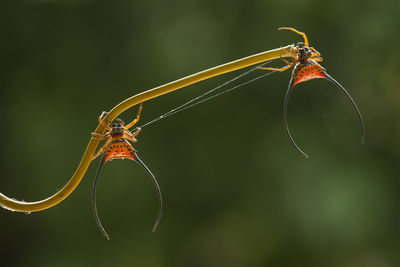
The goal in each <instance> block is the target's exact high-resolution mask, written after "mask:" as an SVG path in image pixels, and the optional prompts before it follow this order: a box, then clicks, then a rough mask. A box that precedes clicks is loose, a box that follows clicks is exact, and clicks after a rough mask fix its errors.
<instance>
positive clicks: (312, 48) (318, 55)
mask: <svg viewBox="0 0 400 267" xmlns="http://www.w3.org/2000/svg"><path fill="white" fill-rule="evenodd" d="M309 48H310V49H311V50H312V51H313V52H314V53H315V56H317V57H320V56H321V54H320V53H319V52H318V51H317V49H315V48H314V47H309Z"/></svg>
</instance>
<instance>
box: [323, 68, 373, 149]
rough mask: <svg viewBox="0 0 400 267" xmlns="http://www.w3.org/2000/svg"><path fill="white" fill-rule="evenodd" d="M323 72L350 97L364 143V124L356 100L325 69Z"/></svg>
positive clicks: (362, 142)
mask: <svg viewBox="0 0 400 267" xmlns="http://www.w3.org/2000/svg"><path fill="white" fill-rule="evenodd" d="M324 72H325V76H326V79H327V80H328V81H330V82H332V83H333V84H335V85H336V86H337V87H339V88H340V89H341V90H342V91H343V93H345V95H346V96H347V97H348V98H349V99H350V101H351V103H352V104H353V106H354V108H355V109H356V111H357V115H358V118H359V119H360V122H361V144H364V143H365V125H364V120H363V118H362V115H361V112H360V110H359V109H358V107H357V104H356V102H354V100H353V98H352V97H351V96H350V94H349V93H348V92H347V91H346V89H344V87H343V86H342V85H341V84H340V83H339V82H337V81H336V80H335V79H333V78H332V77H331V76H329V74H328V73H326V71H324Z"/></svg>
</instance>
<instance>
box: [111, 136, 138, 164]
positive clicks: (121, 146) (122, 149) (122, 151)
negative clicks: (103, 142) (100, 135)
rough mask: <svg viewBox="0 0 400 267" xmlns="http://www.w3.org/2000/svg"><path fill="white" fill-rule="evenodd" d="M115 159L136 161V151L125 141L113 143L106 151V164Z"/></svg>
mask: <svg viewBox="0 0 400 267" xmlns="http://www.w3.org/2000/svg"><path fill="white" fill-rule="evenodd" d="M113 159H130V160H134V161H136V156H135V150H134V149H133V147H132V145H131V144H130V143H129V142H128V141H126V140H125V139H120V140H116V141H113V142H111V143H110V144H109V145H108V146H107V148H106V149H104V162H107V161H109V160H113Z"/></svg>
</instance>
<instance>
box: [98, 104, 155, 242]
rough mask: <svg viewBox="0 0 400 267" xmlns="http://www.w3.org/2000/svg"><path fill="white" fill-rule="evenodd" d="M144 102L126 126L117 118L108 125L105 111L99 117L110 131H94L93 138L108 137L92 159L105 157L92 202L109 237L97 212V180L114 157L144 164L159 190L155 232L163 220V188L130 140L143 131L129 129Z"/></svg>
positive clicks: (101, 229) (102, 229) (103, 230)
mask: <svg viewBox="0 0 400 267" xmlns="http://www.w3.org/2000/svg"><path fill="white" fill-rule="evenodd" d="M142 108H143V106H142V104H141V105H140V107H139V112H138V114H137V117H136V119H135V120H133V121H132V122H131V123H129V124H128V125H126V126H125V124H124V122H123V121H122V120H120V119H116V122H114V123H112V124H111V127H110V126H108V124H107V123H105V122H104V120H103V118H104V116H105V115H106V114H107V112H103V113H102V114H101V115H100V117H99V122H100V124H101V125H103V126H104V127H105V128H106V129H107V130H108V132H106V133H105V134H103V135H102V134H97V133H92V138H94V139H100V140H105V139H107V141H106V143H105V144H104V145H103V146H102V147H101V148H100V149H99V151H98V152H97V153H96V154H95V155H94V156H93V158H92V160H94V159H96V158H97V157H98V156H100V155H101V154H102V155H103V157H102V158H101V161H100V165H99V168H98V170H97V173H96V177H95V179H94V182H93V186H92V204H93V212H94V215H95V219H96V223H97V226H98V227H99V229H100V231H101V232H102V233H103V235H104V236H105V237H106V238H107V239H110V237H109V236H108V234H107V232H106V231H105V229H104V227H103V225H102V224H101V221H100V218H99V214H98V212H97V205H96V186H97V180H98V178H99V174H100V171H101V169H102V167H103V165H104V164H105V163H106V162H108V161H111V160H113V159H129V160H133V161H135V162H137V163H138V164H139V165H140V166H142V167H143V168H144V169H145V170H146V171H147V173H148V174H149V175H150V178H151V180H152V182H153V183H154V186H155V188H156V190H157V196H158V200H159V211H158V216H157V220H156V223H155V225H154V227H153V232H154V231H156V229H157V227H158V225H159V223H160V220H161V215H162V195H161V190H160V187H159V185H158V182H157V180H156V178H155V176H154V175H153V173H152V172H151V171H150V169H149V168H148V167H147V166H146V165H145V164H144V163H143V161H142V160H141V159H140V158H139V156H138V155H137V153H136V151H135V149H134V148H133V147H132V144H131V143H130V142H129V141H131V142H134V143H136V142H137V140H136V138H135V137H136V136H137V135H138V134H139V132H140V131H141V129H140V128H136V130H135V131H134V132H133V133H132V132H130V131H128V129H129V128H131V127H132V126H133V125H135V124H136V123H137V122H138V121H139V118H140V113H141V111H142Z"/></svg>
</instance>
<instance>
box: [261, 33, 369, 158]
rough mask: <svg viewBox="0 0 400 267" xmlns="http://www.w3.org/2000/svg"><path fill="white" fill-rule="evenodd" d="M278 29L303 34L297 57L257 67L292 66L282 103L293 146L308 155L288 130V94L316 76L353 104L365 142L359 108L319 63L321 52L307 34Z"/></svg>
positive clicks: (285, 68)
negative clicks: (310, 42) (283, 64)
mask: <svg viewBox="0 0 400 267" xmlns="http://www.w3.org/2000/svg"><path fill="white" fill-rule="evenodd" d="M278 30H290V31H294V32H296V33H298V34H300V35H301V36H303V39H304V42H300V43H297V45H296V47H297V48H298V50H299V54H298V55H297V57H292V62H291V63H290V62H289V61H287V60H285V59H283V58H281V59H282V60H283V61H284V62H285V63H286V64H287V65H286V66H284V67H282V68H266V67H259V69H263V70H272V71H280V72H282V71H285V70H287V69H289V68H291V67H293V66H294V68H293V72H292V76H291V78H290V81H289V87H288V89H287V92H286V96H285V101H284V105H283V119H284V123H285V128H286V132H287V134H288V135H289V138H290V141H291V142H292V144H293V145H294V146H295V148H296V149H297V150H298V151H299V152H300V154H302V155H303V156H304V157H305V158H308V155H307V154H306V153H304V152H303V151H302V150H301V149H300V147H299V146H298V145H297V144H296V142H295V141H294V139H293V137H292V135H291V133H290V131H289V126H288V123H287V108H288V102H289V97H290V94H291V93H292V90H293V88H294V87H295V86H296V84H298V83H301V82H305V81H308V80H312V79H318V78H324V79H326V80H328V81H330V82H332V83H333V84H335V85H336V86H337V87H339V89H341V90H342V91H343V93H344V94H345V95H346V96H347V97H348V98H349V99H350V101H351V103H352V104H353V106H354V108H355V109H356V111H357V114H358V117H359V119H360V122H361V143H362V144H363V143H364V142H365V126H364V121H363V118H362V115H361V112H360V110H359V109H358V107H357V104H356V103H355V102H354V100H353V98H352V97H351V96H350V94H349V93H348V92H347V91H346V89H344V87H343V86H342V85H341V84H340V83H339V82H337V81H336V80H335V79H333V78H332V77H331V76H330V75H329V74H328V73H327V72H326V70H325V68H323V67H322V66H321V65H319V64H318V63H317V62H320V61H323V59H322V57H321V54H320V53H319V52H318V51H317V50H316V49H315V48H313V47H310V46H309V43H308V39H307V35H306V34H305V33H303V32H300V31H298V30H296V29H294V28H290V27H281V28H279V29H278Z"/></svg>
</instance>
